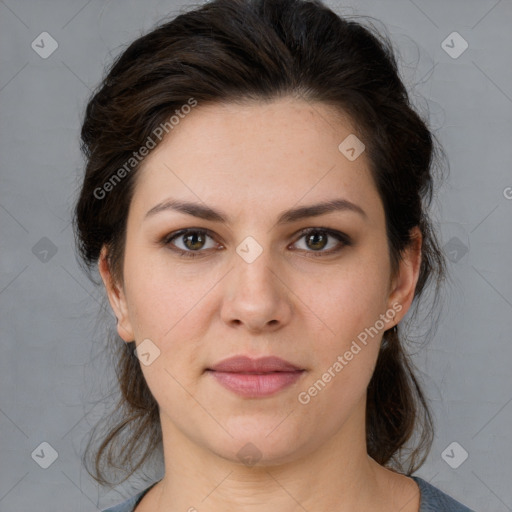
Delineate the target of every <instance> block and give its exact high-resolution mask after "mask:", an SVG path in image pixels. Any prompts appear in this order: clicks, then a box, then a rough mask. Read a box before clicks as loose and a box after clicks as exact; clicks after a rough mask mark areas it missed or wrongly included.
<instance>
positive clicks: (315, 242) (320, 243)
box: [306, 231, 327, 250]
mask: <svg viewBox="0 0 512 512" xmlns="http://www.w3.org/2000/svg"><path fill="white" fill-rule="evenodd" d="M310 242H312V244H310ZM306 243H307V244H308V247H310V248H311V249H315V250H319V249H323V248H324V247H325V245H326V243H327V237H326V236H325V233H323V232H321V231H316V232H315V233H312V234H309V235H308V236H307V242H306Z"/></svg>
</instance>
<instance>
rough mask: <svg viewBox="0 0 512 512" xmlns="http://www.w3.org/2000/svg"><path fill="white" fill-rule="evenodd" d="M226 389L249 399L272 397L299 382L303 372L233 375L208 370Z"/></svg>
mask: <svg viewBox="0 0 512 512" xmlns="http://www.w3.org/2000/svg"><path fill="white" fill-rule="evenodd" d="M208 372H209V373H211V374H212V375H213V376H214V377H215V378H216V379H217V381H218V382H219V383H220V384H221V385H222V386H224V387H225V388H226V389H229V390H230V391H233V392H234V393H236V394H238V395H241V396H244V397H248V398H258V397H264V396H270V395H273V394H275V393H277V392H278V391H281V390H282V389H284V388H286V387H288V386H291V385H292V384H294V383H295V382H297V381H298V380H299V379H300V377H301V376H302V374H303V370H298V371H294V372H272V373H263V374H256V373H231V372H216V371H212V370H208Z"/></svg>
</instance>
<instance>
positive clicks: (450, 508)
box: [103, 476, 474, 512]
mask: <svg viewBox="0 0 512 512" xmlns="http://www.w3.org/2000/svg"><path fill="white" fill-rule="evenodd" d="M411 478H413V479H414V480H415V481H416V483H417V484H418V486H419V488H420V492H421V501H420V511H419V512H474V511H473V510H471V509H469V508H468V507H465V506H464V505H462V503H459V502H458V501H455V500H454V499H453V498H451V497H450V496H448V495H447V494H445V493H444V492H443V491H441V490H440V489H438V488H437V487H434V486H433V485H431V484H429V483H428V482H427V481H425V480H423V479H422V478H420V477H417V476H413V477H411ZM153 485H156V482H155V483H154V484H153ZM153 485H151V486H149V487H148V488H147V489H144V490H143V491H142V492H140V493H139V494H137V495H136V496H133V497H132V498H130V499H128V500H126V501H125V502H123V503H121V504H120V505H117V506H115V507H112V508H109V509H107V510H104V511H103V512H133V511H134V510H135V506H136V505H138V504H139V503H140V501H141V500H142V498H143V496H144V494H146V493H147V492H148V491H149V490H150V489H151V487H153Z"/></svg>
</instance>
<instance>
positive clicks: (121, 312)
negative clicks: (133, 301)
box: [98, 246, 134, 342]
mask: <svg viewBox="0 0 512 512" xmlns="http://www.w3.org/2000/svg"><path fill="white" fill-rule="evenodd" d="M107 255H108V249H107V247H106V246H103V248H102V249H101V253H100V257H99V260H98V270H99V272H100V275H101V279H102V281H103V284H104V285H105V291H106V292H107V297H108V301H109V303H110V306H111V308H112V310H113V311H114V314H115V316H116V318H117V332H118V334H119V336H120V337H121V338H122V339H123V340H124V341H126V342H130V341H134V335H133V329H132V326H131V323H130V320H129V316H128V307H127V304H126V298H125V295H124V291H123V289H122V287H121V286H119V285H118V283H116V282H115V279H114V277H113V275H112V272H111V270H110V265H109V262H108V257H107Z"/></svg>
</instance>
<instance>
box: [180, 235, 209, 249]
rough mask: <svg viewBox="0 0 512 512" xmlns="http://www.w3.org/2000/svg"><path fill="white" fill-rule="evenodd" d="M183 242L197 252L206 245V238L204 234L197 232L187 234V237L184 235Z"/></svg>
mask: <svg viewBox="0 0 512 512" xmlns="http://www.w3.org/2000/svg"><path fill="white" fill-rule="evenodd" d="M183 241H184V243H185V245H186V246H187V247H188V248H189V249H191V250H197V249H201V247H202V246H203V245H204V242H205V237H204V235H203V234H202V233H199V232H198V231H195V232H193V233H187V234H186V235H184V236H183ZM189 242H191V243H189Z"/></svg>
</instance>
